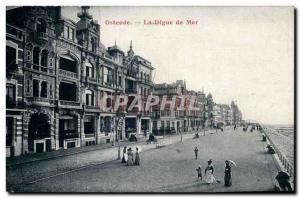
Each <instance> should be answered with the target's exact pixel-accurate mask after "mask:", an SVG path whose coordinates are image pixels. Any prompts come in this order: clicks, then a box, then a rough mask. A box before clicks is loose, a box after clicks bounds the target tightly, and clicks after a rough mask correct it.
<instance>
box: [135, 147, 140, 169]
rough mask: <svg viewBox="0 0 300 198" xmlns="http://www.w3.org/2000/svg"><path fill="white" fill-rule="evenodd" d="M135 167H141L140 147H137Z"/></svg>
mask: <svg viewBox="0 0 300 198" xmlns="http://www.w3.org/2000/svg"><path fill="white" fill-rule="evenodd" d="M134 165H137V166H139V165H140V154H139V148H138V147H136V151H135V160H134Z"/></svg>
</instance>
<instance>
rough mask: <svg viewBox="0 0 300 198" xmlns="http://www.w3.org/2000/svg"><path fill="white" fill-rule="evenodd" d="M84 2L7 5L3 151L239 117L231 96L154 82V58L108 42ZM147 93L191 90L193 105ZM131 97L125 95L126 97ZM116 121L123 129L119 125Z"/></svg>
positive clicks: (181, 128)
mask: <svg viewBox="0 0 300 198" xmlns="http://www.w3.org/2000/svg"><path fill="white" fill-rule="evenodd" d="M88 10H89V7H87V6H83V7H82V10H81V12H80V13H78V18H79V19H78V21H77V22H75V21H72V20H70V19H68V18H65V17H64V16H62V15H61V8H60V7H19V8H15V9H11V10H8V11H7V12H6V20H7V21H6V156H18V155H21V154H27V153H34V152H45V151H51V150H58V149H68V148H71V147H82V146H89V145H94V144H102V143H114V142H116V141H122V140H125V139H128V138H129V137H130V135H131V134H135V135H137V136H143V135H147V134H149V133H154V134H157V135H158V134H160V135H161V134H171V133H178V132H180V133H181V132H185V131H191V130H194V131H196V130H199V129H200V128H202V127H214V126H217V123H221V122H222V123H225V124H226V125H230V124H239V123H240V121H241V119H242V115H241V112H240V110H239V109H238V107H237V105H236V104H235V103H232V104H231V106H229V105H227V106H226V105H225V106H224V107H223V106H222V105H221V106H220V105H216V104H215V103H214V102H213V98H212V95H211V94H208V95H207V96H206V95H205V93H203V92H197V91H192V90H187V89H186V85H185V82H184V81H182V80H178V81H176V82H175V83H172V84H166V83H163V84H156V85H154V83H153V82H152V78H153V77H152V72H153V70H154V67H153V66H152V64H151V62H150V61H148V60H146V59H145V58H143V57H142V56H140V55H137V54H136V53H135V52H134V49H133V44H132V42H130V44H129V49H128V51H127V53H125V52H124V51H122V50H121V49H120V48H119V47H118V46H117V43H115V44H114V45H113V46H111V47H108V48H106V47H105V46H104V45H103V44H102V42H101V37H100V32H101V27H100V25H99V24H98V22H97V21H95V20H93V17H92V16H91V15H90V14H89V12H88ZM130 94H136V95H139V96H140V97H141V99H142V110H140V109H138V108H134V109H133V110H131V111H128V106H127V105H125V106H123V107H120V108H119V109H115V108H108V109H107V108H104V107H103V105H102V104H101V102H100V101H102V100H104V99H105V100H106V103H107V104H108V106H109V107H113V106H114V104H115V101H114V100H112V99H111V98H113V97H115V96H117V95H125V96H129V100H130V101H133V100H134V96H130ZM149 95H157V96H159V97H160V98H162V97H163V95H167V96H168V99H171V98H172V96H182V95H185V96H187V100H186V103H185V104H184V106H185V107H187V106H188V105H189V103H190V102H191V101H192V98H193V97H195V98H196V100H195V107H198V110H187V108H184V109H179V106H180V104H179V103H180V100H176V104H175V109H173V110H172V109H170V108H168V107H167V108H165V109H164V110H160V109H159V108H157V106H156V107H153V108H150V109H148V110H147V109H146V108H145V106H146V99H147V96H149ZM130 101H129V102H130ZM118 127H120V130H119V129H118Z"/></svg>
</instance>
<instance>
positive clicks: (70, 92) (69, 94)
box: [59, 82, 77, 101]
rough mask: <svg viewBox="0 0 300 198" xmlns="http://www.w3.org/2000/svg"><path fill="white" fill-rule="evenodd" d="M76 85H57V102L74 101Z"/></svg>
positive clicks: (63, 83) (62, 83)
mask: <svg viewBox="0 0 300 198" xmlns="http://www.w3.org/2000/svg"><path fill="white" fill-rule="evenodd" d="M76 95H77V86H76V84H71V83H65V82H61V83H60V85H59V100H66V101H76Z"/></svg>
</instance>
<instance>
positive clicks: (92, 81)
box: [86, 77, 98, 84]
mask: <svg viewBox="0 0 300 198" xmlns="http://www.w3.org/2000/svg"><path fill="white" fill-rule="evenodd" d="M86 81H87V82H88V83H94V84H97V83H98V82H97V79H96V78H92V77H86Z"/></svg>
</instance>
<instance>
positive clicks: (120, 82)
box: [119, 76, 122, 87]
mask: <svg viewBox="0 0 300 198" xmlns="http://www.w3.org/2000/svg"><path fill="white" fill-rule="evenodd" d="M119 87H122V77H121V76H119Z"/></svg>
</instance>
